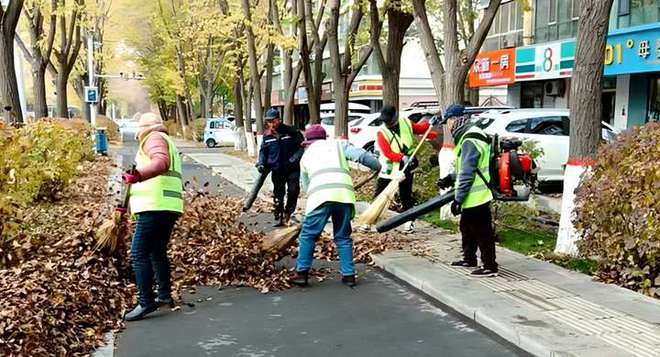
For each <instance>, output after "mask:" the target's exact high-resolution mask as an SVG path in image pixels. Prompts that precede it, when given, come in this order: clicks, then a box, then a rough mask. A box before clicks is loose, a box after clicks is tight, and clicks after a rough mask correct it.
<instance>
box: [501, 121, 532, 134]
mask: <svg viewBox="0 0 660 357" xmlns="http://www.w3.org/2000/svg"><path fill="white" fill-rule="evenodd" d="M528 124H529V119H522V120H514V121H512V122H511V123H509V125H507V126H506V131H508V132H510V133H525V132H527V125H528Z"/></svg>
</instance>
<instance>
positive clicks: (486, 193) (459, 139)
mask: <svg viewBox="0 0 660 357" xmlns="http://www.w3.org/2000/svg"><path fill="white" fill-rule="evenodd" d="M445 120H446V123H447V129H449V131H450V132H451V135H452V137H453V138H454V142H455V144H456V147H455V149H454V155H455V160H456V161H455V162H456V163H455V169H456V175H455V176H452V175H449V176H447V177H444V178H442V179H441V180H440V182H439V185H440V187H441V188H449V187H452V186H453V187H454V193H455V195H454V202H452V204H451V212H452V213H453V214H454V215H455V216H457V215H459V214H460V215H461V220H460V224H459V226H460V230H461V237H462V245H463V259H461V260H459V261H455V262H453V263H452V265H453V266H460V267H465V268H471V267H476V266H477V248H478V249H479V251H480V252H481V261H482V263H483V267H481V268H479V269H476V270H474V271H472V276H476V277H489V276H496V275H497V272H498V267H497V263H496V262H495V232H494V231H493V218H492V215H491V212H490V202H491V201H492V200H493V194H492V192H491V191H490V188H489V187H488V185H489V184H490V139H489V138H488V136H487V135H486V134H485V133H484V132H483V131H482V130H481V129H480V128H479V127H477V126H476V125H471V123H470V118H469V117H468V116H466V115H465V110H464V108H463V106H462V105H451V106H449V107H448V108H447V110H446V111H445Z"/></svg>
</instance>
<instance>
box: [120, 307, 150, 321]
mask: <svg viewBox="0 0 660 357" xmlns="http://www.w3.org/2000/svg"><path fill="white" fill-rule="evenodd" d="M156 310H158V305H157V304H151V305H149V306H146V307H145V306H142V305H140V304H138V305H137V306H136V307H135V308H134V309H133V310H132V311H131V312H129V313H127V314H126V315H125V316H124V320H126V321H137V320H142V319H143V318H144V317H145V316H147V315H148V314H150V313H152V312H154V311H156Z"/></svg>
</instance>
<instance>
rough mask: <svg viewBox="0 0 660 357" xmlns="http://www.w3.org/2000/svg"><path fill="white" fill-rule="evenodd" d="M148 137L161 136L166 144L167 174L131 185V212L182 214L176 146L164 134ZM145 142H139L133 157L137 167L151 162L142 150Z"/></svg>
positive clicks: (179, 171)
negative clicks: (168, 164)
mask: <svg viewBox="0 0 660 357" xmlns="http://www.w3.org/2000/svg"><path fill="white" fill-rule="evenodd" d="M149 135H161V136H162V137H163V138H164V139H165V141H166V142H167V148H168V154H169V157H170V167H169V170H168V171H167V172H165V173H163V174H161V175H159V176H156V177H153V178H150V179H148V180H146V181H143V182H139V183H136V184H133V185H131V197H130V207H131V212H132V213H140V212H147V211H171V212H179V213H183V181H182V179H181V158H180V157H179V153H178V151H177V149H176V146H175V145H174V142H173V141H172V139H170V137H169V136H168V135H166V134H164V133H160V132H156V133H155V134H154V133H151V134H149ZM149 135H147V137H148V136H149ZM146 140H147V138H146V137H145V138H144V139H143V140H142V141H141V142H140V146H139V148H138V152H137V154H136V155H135V163H136V164H137V166H138V167H144V166H146V165H148V164H149V162H150V161H151V160H150V159H149V156H147V154H146V153H145V152H144V151H143V149H142V148H143V146H144V143H145V142H146Z"/></svg>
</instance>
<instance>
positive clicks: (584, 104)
mask: <svg viewBox="0 0 660 357" xmlns="http://www.w3.org/2000/svg"><path fill="white" fill-rule="evenodd" d="M580 6H581V11H580V12H581V14H580V19H579V20H578V35H577V42H576V48H575V67H574V68H573V77H572V80H571V104H570V107H571V126H570V149H569V154H568V156H569V158H571V159H575V160H592V159H593V158H594V157H595V155H596V150H597V148H598V144H599V141H600V138H601V130H600V127H601V124H600V121H601V114H602V110H603V106H602V96H601V83H602V80H603V66H604V65H603V54H604V53H605V39H606V36H607V28H608V14H609V12H610V8H611V7H612V0H582V2H581V5H580Z"/></svg>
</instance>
